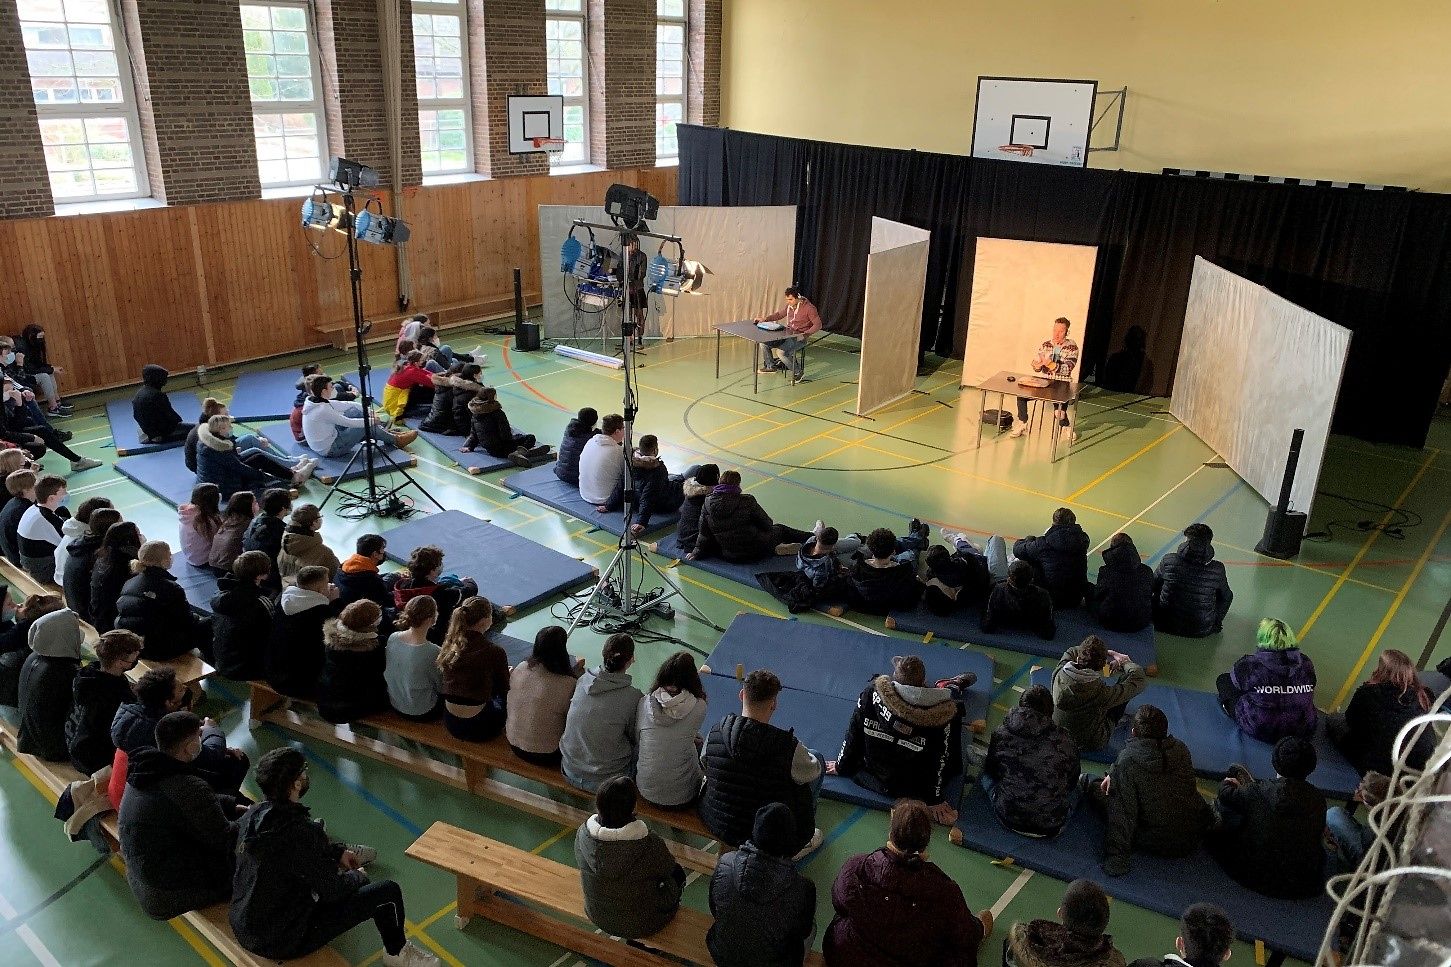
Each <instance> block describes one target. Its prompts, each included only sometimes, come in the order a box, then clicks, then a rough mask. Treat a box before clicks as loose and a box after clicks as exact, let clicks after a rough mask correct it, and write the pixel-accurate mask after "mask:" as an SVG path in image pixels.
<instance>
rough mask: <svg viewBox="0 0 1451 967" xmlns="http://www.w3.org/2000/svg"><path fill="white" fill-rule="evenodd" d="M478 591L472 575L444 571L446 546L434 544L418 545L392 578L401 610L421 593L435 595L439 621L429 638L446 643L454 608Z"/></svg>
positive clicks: (394, 604) (395, 603) (433, 596)
mask: <svg viewBox="0 0 1451 967" xmlns="http://www.w3.org/2000/svg"><path fill="white" fill-rule="evenodd" d="M478 593H479V584H478V582H477V581H475V580H474V579H473V578H460V577H457V576H456V575H453V574H444V573H443V550H442V549H441V548H438V547H435V546H434V545H432V544H424V545H422V546H421V547H415V548H414V549H413V553H412V554H410V555H408V564H407V565H406V566H405V568H404V571H403V573H402V574H400V575H398V578H397V579H396V580H395V581H394V582H393V607H394V608H395V609H397V610H398V611H402V610H403V609H404V608H405V607H407V605H408V602H409V601H411V600H412V599H413V598H416V597H418V596H419V595H421V594H426V595H428V596H429V597H431V598H433V600H434V601H435V602H437V604H438V624H437V625H435V626H434V629H433V631H431V632H430V633H429V640H430V641H432V642H434V643H435V644H442V643H443V632H444V630H445V629H446V628H448V625H449V622H450V621H451V620H452V618H453V610H454V608H457V607H458V606H459V603H460V602H462V601H463V600H464V599H465V598H471V597H473V596H474V595H476V594H478ZM501 610H502V611H503V613H504V614H505V615H508V614H512V613H513V612H512V610H510V609H508V608H504V609H501Z"/></svg>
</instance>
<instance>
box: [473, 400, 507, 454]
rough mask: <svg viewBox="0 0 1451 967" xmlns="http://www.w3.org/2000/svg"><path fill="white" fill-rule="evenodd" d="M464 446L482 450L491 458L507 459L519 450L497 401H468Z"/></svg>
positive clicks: (502, 409) (505, 416)
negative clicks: (466, 434)
mask: <svg viewBox="0 0 1451 967" xmlns="http://www.w3.org/2000/svg"><path fill="white" fill-rule="evenodd" d="M464 446H466V447H473V448H474V449H476V450H483V451H484V452H485V453H487V454H488V455H489V456H491V457H507V456H508V455H509V454H511V453H513V452H514V451H515V450H517V449H519V444H517V443H515V442H514V428H513V427H512V426H510V425H509V417H508V416H507V415H506V414H505V413H504V408H503V407H502V406H500V405H499V401H498V400H494V401H493V402H489V401H488V400H481V399H473V400H470V401H469V435H468V439H466V440H464Z"/></svg>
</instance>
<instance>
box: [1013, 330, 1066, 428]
mask: <svg viewBox="0 0 1451 967" xmlns="http://www.w3.org/2000/svg"><path fill="white" fill-rule="evenodd" d="M1031 365H1032V369H1033V372H1034V373H1036V374H1040V375H1043V376H1046V377H1047V378H1049V379H1057V380H1065V381H1066V380H1067V379H1069V377H1071V376H1072V375H1073V367H1075V366H1077V365H1078V343H1076V342H1074V341H1073V340H1072V339H1069V338H1068V320H1067V319H1064V318H1063V317H1062V316H1059V317H1058V318H1057V319H1054V320H1053V335H1052V336H1051V337H1050V338H1048V339H1045V340H1043V344H1042V345H1041V346H1039V347H1038V352H1037V354H1036V355H1035V356H1034V357H1033V362H1032V364H1031ZM1069 412H1070V411H1069V409H1068V406H1067V404H1065V403H1054V404H1053V416H1054V417H1055V418H1056V419H1057V420H1058V421H1059V422H1060V423H1061V424H1063V426H1064V427H1065V428H1067V431H1068V433H1067V437H1068V445H1069V446H1072V445H1073V444H1074V443H1075V442H1077V440H1078V431H1077V430H1075V429H1074V428H1073V419H1072V417H1070V416H1069ZM1027 432H1028V398H1027V397H1025V396H1019V397H1018V419H1017V423H1016V424H1015V425H1014V426H1013V432H1012V433H1010V434H1009V436H1014V437H1020V436H1022V435H1023V434H1024V433H1027Z"/></svg>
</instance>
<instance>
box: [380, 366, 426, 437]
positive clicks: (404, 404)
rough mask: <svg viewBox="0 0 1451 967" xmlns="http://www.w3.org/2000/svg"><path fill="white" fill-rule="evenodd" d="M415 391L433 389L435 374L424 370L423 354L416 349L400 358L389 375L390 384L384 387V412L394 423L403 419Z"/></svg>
mask: <svg viewBox="0 0 1451 967" xmlns="http://www.w3.org/2000/svg"><path fill="white" fill-rule="evenodd" d="M415 389H429V390H431V389H433V374H432V373H430V372H429V371H428V370H426V369H424V368H423V354H422V353H421V352H419V351H418V350H416V349H414V350H412V351H410V352H409V353H408V355H406V356H403V357H400V358H399V360H398V362H397V363H396V364H395V365H394V367H393V372H391V373H389V374H388V383H387V385H386V386H384V387H383V405H382V407H381V409H382V411H383V412H384V413H386V414H387V415H388V419H390V420H392V421H393V422H394V423H397V422H398V421H400V420H402V419H403V411H404V410H406V409H408V400H409V398H410V397H411V396H412V394H413V391H414V390H415Z"/></svg>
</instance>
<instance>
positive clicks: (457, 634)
mask: <svg viewBox="0 0 1451 967" xmlns="http://www.w3.org/2000/svg"><path fill="white" fill-rule="evenodd" d="M493 613H494V606H493V605H492V604H490V603H489V599H488V598H485V597H478V596H476V597H472V598H466V599H465V600H464V602H463V603H462V604H460V605H459V606H458V607H457V608H455V609H454V612H453V616H452V617H451V618H449V619H448V633H447V634H445V635H444V636H443V650H442V651H440V652H439V653H438V668H439V670H440V671H443V672H448V671H451V670H453V667H454V666H455V665H457V664H458V662H459V659H461V658H462V657H463V655H464V652H465V651H467V650H468V648H469V645H470V639H469V636H468V630H469V629H470V628H472V627H473V626H474V625H476V624H478V623H479V622H481V621H483V620H484V619H485V618H487V617H491V616H492V615H493Z"/></svg>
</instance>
